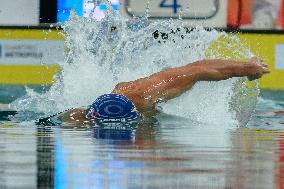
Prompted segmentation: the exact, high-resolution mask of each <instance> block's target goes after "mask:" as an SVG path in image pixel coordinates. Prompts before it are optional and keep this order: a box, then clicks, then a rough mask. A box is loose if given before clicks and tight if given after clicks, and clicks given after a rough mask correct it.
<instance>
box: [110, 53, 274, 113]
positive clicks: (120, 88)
mask: <svg viewBox="0 0 284 189" xmlns="http://www.w3.org/2000/svg"><path fill="white" fill-rule="evenodd" d="M269 72H270V71H269V69H268V68H267V65H266V64H264V63H263V62H262V61H261V60H259V59H257V58H255V57H254V58H252V59H250V60H248V61H243V62H240V61H229V60H201V61H197V62H194V63H192V64H188V65H185V66H182V67H177V68H171V69H168V70H165V71H161V72H158V73H155V74H153V75H151V76H149V77H146V78H141V79H138V80H135V81H132V82H123V83H119V84H118V85H117V86H116V87H115V89H114V90H113V91H112V92H113V93H119V94H123V95H125V96H127V97H128V98H130V99H131V100H132V101H133V103H134V104H135V106H136V108H137V109H138V110H140V111H141V112H147V111H152V110H153V109H155V104H156V103H157V102H158V101H161V100H162V101H167V100H169V99H172V98H174V97H177V96H179V95H181V94H182V93H183V92H185V91H187V90H189V89H191V88H192V86H193V85H194V84H195V83H196V82H197V81H220V80H226V79H229V78H231V77H244V76H247V77H248V78H249V79H250V80H254V79H258V78H260V77H261V76H262V75H263V74H265V73H269Z"/></svg>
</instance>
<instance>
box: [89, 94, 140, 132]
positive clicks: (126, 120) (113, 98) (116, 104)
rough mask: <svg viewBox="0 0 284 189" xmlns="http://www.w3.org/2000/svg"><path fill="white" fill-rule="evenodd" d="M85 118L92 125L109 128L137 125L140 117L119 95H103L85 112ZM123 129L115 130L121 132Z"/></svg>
mask: <svg viewBox="0 0 284 189" xmlns="http://www.w3.org/2000/svg"><path fill="white" fill-rule="evenodd" d="M86 117H87V118H89V119H90V120H91V121H92V123H95V124H99V126H100V125H103V126H105V125H107V126H111V127H115V126H119V125H121V124H123V125H124V126H125V125H131V124H134V123H137V122H138V120H139V117H140V114H139V112H138V111H137V110H136V108H135V106H134V104H133V103H132V101H131V100H129V99H128V98H127V97H126V96H123V95H121V94H113V93H112V94H104V95H102V96H99V97H98V98H97V99H96V100H95V101H94V102H93V104H92V105H90V106H89V107H88V108H87V110H86ZM123 128H124V127H121V128H120V127H118V128H116V129H118V130H119V129H121V130H123Z"/></svg>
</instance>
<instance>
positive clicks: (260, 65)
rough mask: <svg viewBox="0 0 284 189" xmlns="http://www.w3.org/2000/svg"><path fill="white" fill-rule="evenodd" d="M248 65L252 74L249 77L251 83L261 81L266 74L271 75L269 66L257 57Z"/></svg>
mask: <svg viewBox="0 0 284 189" xmlns="http://www.w3.org/2000/svg"><path fill="white" fill-rule="evenodd" d="M248 63H249V65H250V73H249V75H248V76H247V77H248V79H249V80H250V81H252V80H255V79H259V78H261V77H262V76H263V75H264V74H267V73H270V70H269V69H268V65H267V64H265V63H264V62H263V60H261V59H259V58H257V57H252V58H251V59H250V61H249V62H248Z"/></svg>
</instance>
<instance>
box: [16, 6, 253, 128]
mask: <svg viewBox="0 0 284 189" xmlns="http://www.w3.org/2000/svg"><path fill="white" fill-rule="evenodd" d="M110 7H111V6H110ZM182 26H183V21H182V20H181V19H179V20H175V21H174V20H164V21H153V22H150V21H149V20H148V19H147V18H146V17H144V18H133V19H126V18H123V17H122V16H121V15H119V13H117V12H115V11H114V10H112V9H111V8H108V10H107V12H106V16H105V18H104V19H102V20H100V21H98V20H94V19H92V18H83V17H78V16H76V15H75V14H72V16H71V19H70V21H68V22H67V23H66V24H64V25H63V29H64V35H65V39H66V41H65V43H66V47H67V49H68V51H67V53H66V59H65V61H64V62H60V63H59V64H60V66H61V67H62V70H61V72H60V73H59V74H58V75H57V76H56V80H57V82H56V83H55V84H54V85H53V86H52V87H51V89H50V90H49V91H48V92H46V93H45V94H37V93H34V92H33V91H31V90H27V92H28V94H27V96H25V97H24V98H22V99H20V100H17V101H16V102H14V103H13V106H14V107H16V109H17V110H18V111H27V110H29V111H34V112H37V113H39V112H40V113H43V114H45V115H49V114H53V113H56V112H58V111H62V110H64V109H68V108H72V107H81V106H86V105H88V104H90V103H91V102H92V101H93V100H94V99H95V98H96V97H98V96H99V95H101V94H104V93H109V92H111V91H112V89H113V88H114V87H115V85H116V84H117V83H118V82H123V81H131V80H135V79H138V78H141V77H145V76H148V75H150V74H152V73H154V72H157V71H160V70H163V69H166V68H169V67H177V66H182V65H185V64H188V63H191V62H194V61H196V60H200V59H204V58H235V57H242V58H248V57H249V56H251V54H250V52H249V49H248V48H243V49H245V50H242V51H239V50H238V49H240V48H236V49H234V52H233V54H229V55H227V54H226V53H224V52H227V50H228V49H232V48H233V45H235V44H237V45H240V42H238V39H237V38H235V39H234V40H232V37H230V36H228V35H227V34H225V33H223V32H217V31H215V30H211V31H207V30H205V29H204V28H201V27H197V28H195V29H192V30H188V29H185V28H183V27H182ZM220 37H223V38H227V39H230V41H231V43H225V42H224V43H222V42H221V43H220V42H219V43H217V45H215V47H214V48H211V49H210V47H212V44H213V42H214V43H215V42H216V41H220V40H219V39H220ZM221 41H222V40H221ZM220 44H223V45H220ZM224 49H225V50H224ZM222 50H224V51H222ZM243 51H244V52H243ZM232 55H233V56H232ZM239 81H240V80H238V79H229V80H226V81H221V82H199V83H197V84H196V85H195V86H194V88H193V90H191V91H189V92H187V93H185V94H183V95H182V96H181V97H179V98H177V99H174V100H171V101H169V102H168V103H166V104H161V105H160V107H162V108H163V111H164V112H165V113H170V114H174V115H177V116H182V117H187V118H190V119H191V120H195V121H198V122H200V121H202V122H207V123H215V124H220V123H222V124H237V123H240V124H241V125H244V124H245V123H246V122H247V120H248V119H249V116H248V117H247V118H246V119H244V120H241V121H239V122H237V121H236V120H238V118H240V117H241V118H242V117H243V116H245V115H244V114H247V115H250V114H251V112H252V110H253V108H254V106H255V104H254V102H255V101H256V100H255V99H256V96H255V95H252V94H254V93H252V92H250V91H249V90H246V89H247V87H245V82H244V81H243V80H242V81H241V82H239ZM248 88H251V89H256V88H255V86H253V87H248ZM238 91H243V93H242V94H245V96H244V95H242V97H240V95H239V92H238ZM252 91H255V90H252ZM251 96H253V97H252V98H250V97H251ZM247 97H248V98H247ZM240 98H242V99H243V100H242V101H241V102H240V101H239V100H238V99H240ZM251 99H252V100H253V103H251V104H250V105H249V109H248V110H247V111H245V112H244V109H245V108H246V107H247V106H244V104H246V102H247V101H249V100H251ZM239 102H240V103H242V104H237V103H239ZM234 107H237V108H234Z"/></svg>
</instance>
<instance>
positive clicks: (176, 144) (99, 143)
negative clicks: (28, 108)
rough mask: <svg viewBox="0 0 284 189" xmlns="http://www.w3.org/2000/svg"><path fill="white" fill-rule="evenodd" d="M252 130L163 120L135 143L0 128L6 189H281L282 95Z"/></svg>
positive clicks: (264, 101) (274, 94)
mask: <svg viewBox="0 0 284 189" xmlns="http://www.w3.org/2000/svg"><path fill="white" fill-rule="evenodd" d="M261 94H262V97H261V99H260V100H259V104H258V105H257V110H256V112H255V113H254V115H253V117H252V119H251V121H250V122H249V124H248V126H247V127H243V128H237V127H235V126H231V125H224V124H223V123H220V124H211V125H210V124H193V123H192V122H190V121H189V120H188V119H183V118H180V117H175V116H170V115H160V116H159V117H158V118H157V121H155V122H149V123H144V124H141V125H139V128H138V130H137V131H136V133H135V138H133V139H132V140H112V139H98V138H96V136H97V135H96V134H95V130H94V129H93V128H70V127H68V126H66V127H37V126H35V125H34V123H33V122H24V123H15V122H11V121H3V120H2V121H1V123H0V154H1V155H0V188H1V189H2V188H3V189H5V188H19V189H25V188H26V189H33V188H56V189H61V188H62V189H63V188H66V189H67V188H68V189H72V188H74V189H75V188H76V189H77V188H80V189H83V188H96V189H99V188H111V189H120V188H121V189H124V188H127V189H128V188H129V189H136V188H147V189H148V188H155V189H157V188H163V189H165V188H169V189H172V188H204V189H207V188H226V189H229V188H232V189H233V188H249V189H253V188H263V189H269V188H283V187H284V132H283V131H284V129H283V128H284V116H281V115H275V114H274V113H273V111H274V110H276V109H277V110H281V107H282V109H284V103H283V102H284V99H283V96H284V95H283V94H284V93H283V91H262V93H261Z"/></svg>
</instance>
